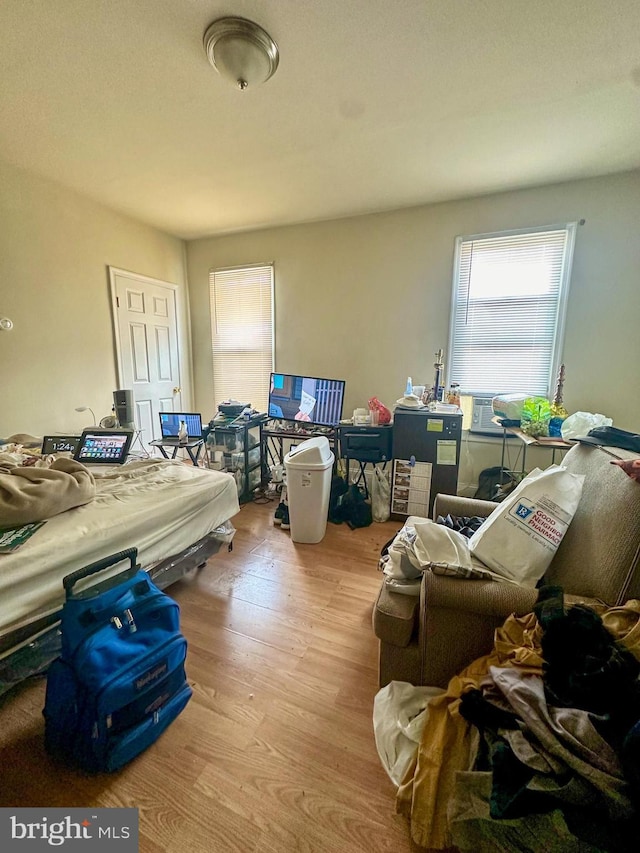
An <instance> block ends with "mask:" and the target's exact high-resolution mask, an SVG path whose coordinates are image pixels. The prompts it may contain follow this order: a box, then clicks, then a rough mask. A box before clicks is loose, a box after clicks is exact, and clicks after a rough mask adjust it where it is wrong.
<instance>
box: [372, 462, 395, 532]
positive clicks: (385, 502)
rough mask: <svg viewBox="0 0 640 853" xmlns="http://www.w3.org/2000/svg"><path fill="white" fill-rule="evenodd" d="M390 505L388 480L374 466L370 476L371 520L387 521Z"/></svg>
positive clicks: (382, 472)
mask: <svg viewBox="0 0 640 853" xmlns="http://www.w3.org/2000/svg"><path fill="white" fill-rule="evenodd" d="M390 503H391V486H390V484H389V478H388V477H387V475H386V474H385V473H384V471H381V470H380V468H378V466H377V465H374V466H373V474H372V476H371V518H372V519H373V520H374V521H388V520H389V506H390Z"/></svg>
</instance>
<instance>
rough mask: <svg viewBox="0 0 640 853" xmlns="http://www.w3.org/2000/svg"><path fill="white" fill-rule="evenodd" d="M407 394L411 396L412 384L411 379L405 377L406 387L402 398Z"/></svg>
mask: <svg viewBox="0 0 640 853" xmlns="http://www.w3.org/2000/svg"><path fill="white" fill-rule="evenodd" d="M409 394H413V382H412V381H411V377H410V376H407V387H406V388H405V389H404V396H405V397H408V396H409Z"/></svg>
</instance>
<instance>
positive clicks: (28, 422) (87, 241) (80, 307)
mask: <svg viewBox="0 0 640 853" xmlns="http://www.w3.org/2000/svg"><path fill="white" fill-rule="evenodd" d="M0 187H1V189H0V316H7V317H10V318H11V319H12V320H13V322H14V329H13V331H11V332H0V436H7V435H11V434H13V433H15V432H29V433H33V434H36V435H42V434H43V433H45V432H58V431H74V432H75V431H77V430H79V429H81V428H82V427H83V426H86V425H87V424H90V423H91V417H90V415H89V413H86V414H79V413H77V412H75V411H74V408H75V407H76V406H80V405H88V406H91V408H92V409H93V410H94V412H95V413H96V416H97V417H98V419H99V418H101V417H103V416H104V415H107V414H110V412H111V405H112V402H113V400H112V392H113V389H114V388H116V387H117V383H116V364H115V356H114V346H113V333H112V324H111V303H110V291H109V279H108V271H107V266H108V265H111V266H115V267H120V268H122V269H126V270H130V271H133V272H136V273H140V274H143V275H147V276H151V277H154V278H159V279H162V280H164V281H170V282H173V283H175V284H178V285H180V291H179V292H180V296H179V301H180V306H181V312H182V321H181V322H182V326H183V328H182V333H183V336H184V339H185V340H186V341H187V342H188V338H189V331H188V309H187V306H186V287H185V263H184V243H183V242H182V241H181V240H178V239H176V238H174V237H169V236H167V235H166V234H162V233H160V232H159V231H156V230H154V229H152V228H149V227H147V226H145V225H140V224H138V223H136V222H134V221H133V220H131V219H128V218H126V217H124V216H119V215H118V214H116V213H113V212H112V211H110V210H108V209H106V208H104V207H102V206H100V205H98V204H95V203H94V202H92V201H89V200H88V199H86V198H83V197H82V196H79V195H77V194H75V193H73V192H71V191H69V190H66V189H63V188H62V187H60V186H58V185H57V184H54V183H51V182H50V181H45V180H41V179H40V178H38V177H36V176H34V175H32V174H29V173H27V172H24V171H21V170H18V169H14V168H13V167H11V166H9V165H7V164H2V163H0ZM185 368H186V374H187V375H186V376H184V377H183V384H187V387H188V385H189V383H190V365H189V363H188V362H187V364H186V365H185Z"/></svg>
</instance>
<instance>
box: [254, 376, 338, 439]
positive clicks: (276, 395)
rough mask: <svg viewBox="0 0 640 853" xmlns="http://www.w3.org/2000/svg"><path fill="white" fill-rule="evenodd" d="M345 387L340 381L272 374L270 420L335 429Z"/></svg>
mask: <svg viewBox="0 0 640 853" xmlns="http://www.w3.org/2000/svg"><path fill="white" fill-rule="evenodd" d="M344 386H345V383H344V381H343V380H342V379H318V378H316V377H312V376H294V375H292V374H290V373H272V374H271V386H270V389H269V417H270V418H280V419H282V420H285V421H298V422H301V423H310V424H318V425H320V426H336V424H337V423H338V422H339V421H340V418H341V417H342V404H343V402H344Z"/></svg>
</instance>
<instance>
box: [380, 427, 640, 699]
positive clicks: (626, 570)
mask: <svg viewBox="0 0 640 853" xmlns="http://www.w3.org/2000/svg"><path fill="white" fill-rule="evenodd" d="M635 456H637V454H633V453H629V452H628V451H626V450H620V449H618V448H615V447H607V448H604V447H600V446H594V445H582V444H577V445H576V446H575V447H572V448H571V450H570V451H569V452H568V453H567V454H566V456H565V458H564V461H563V463H562V464H563V465H565V466H566V468H567V469H568V470H569V471H572V472H574V473H577V474H584V475H585V480H584V486H583V491H582V497H581V499H580V503H579V505H578V509H577V511H576V514H575V516H574V518H573V521H572V522H571V524H570V525H569V529H568V530H567V533H566V534H565V537H564V539H563V540H562V542H561V543H560V547H559V548H558V550H557V552H556V554H555V556H554V558H553V561H552V562H551V565H550V566H549V568H548V570H547V573H546V574H545V577H544V578H543V580H542V581H541V583H540V585H543V584H557V585H559V586H561V587H563V589H564V591H565V593H566V594H567V595H568V598H569V599H570V600H571V601H573V602H576V601H585V602H589V601H601V602H603V603H604V604H608V605H614V604H621V603H624V602H625V601H627V600H628V599H630V598H640V569H639V563H640V482H636V481H635V480H632V479H631V478H630V477H628V476H627V475H626V474H625V473H624V471H622V470H621V469H620V468H619V467H618V466H617V465H612V464H611V459H614V458H617V459H631V458H634V457H635ZM496 506H497V504H494V503H491V502H490V501H479V500H473V499H468V498H461V497H456V496H454V495H438V496H437V498H436V500H435V502H434V508H433V515H434V518H437V516H439V515H443V516H446V515H447V514H451V515H456V516H473V515H479V516H483V517H486V516H488V515H489V514H490V513H491V511H492V510H493V509H494V508H495V507H496ZM536 599H537V589H531V588H527V587H521V586H517V585H515V584H511V583H497V582H492V581H481V580H467V579H462V578H455V577H447V576H442V575H434V574H432V573H430V572H428V571H427V572H425V573H424V575H423V578H422V583H421V590H420V597H419V599H418V598H417V597H412V596H407V595H400V594H398V593H393V592H389V591H388V590H387V589H386V588H385V586H384V583H383V584H382V588H381V590H380V593H379V595H378V599H377V601H376V604H375V607H374V612H373V627H374V631H375V633H376V636H377V637H378V639H379V640H380V658H379V679H380V685H381V686H383V685H385V684H388V682H389V681H392V680H396V681H409V682H411V683H412V684H425V685H431V686H434V687H446V685H447V683H448V681H449V679H450V678H451V677H452V676H453V675H455V674H457V673H458V672H460V670H462V669H463V668H464V667H465V666H467V664H469V663H471V662H472V661H473V660H475V659H476V658H478V657H480V656H481V655H483V654H486V653H487V652H489V651H490V650H491V648H492V645H493V635H494V631H495V629H496V628H497V627H499V626H500V625H501V624H502V623H503V622H504V620H505V619H506V618H507V617H508V616H509V615H510V614H511V613H515V614H516V615H522V614H524V613H528V612H529V611H531V609H532V607H533V605H534V604H535V602H536Z"/></svg>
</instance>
